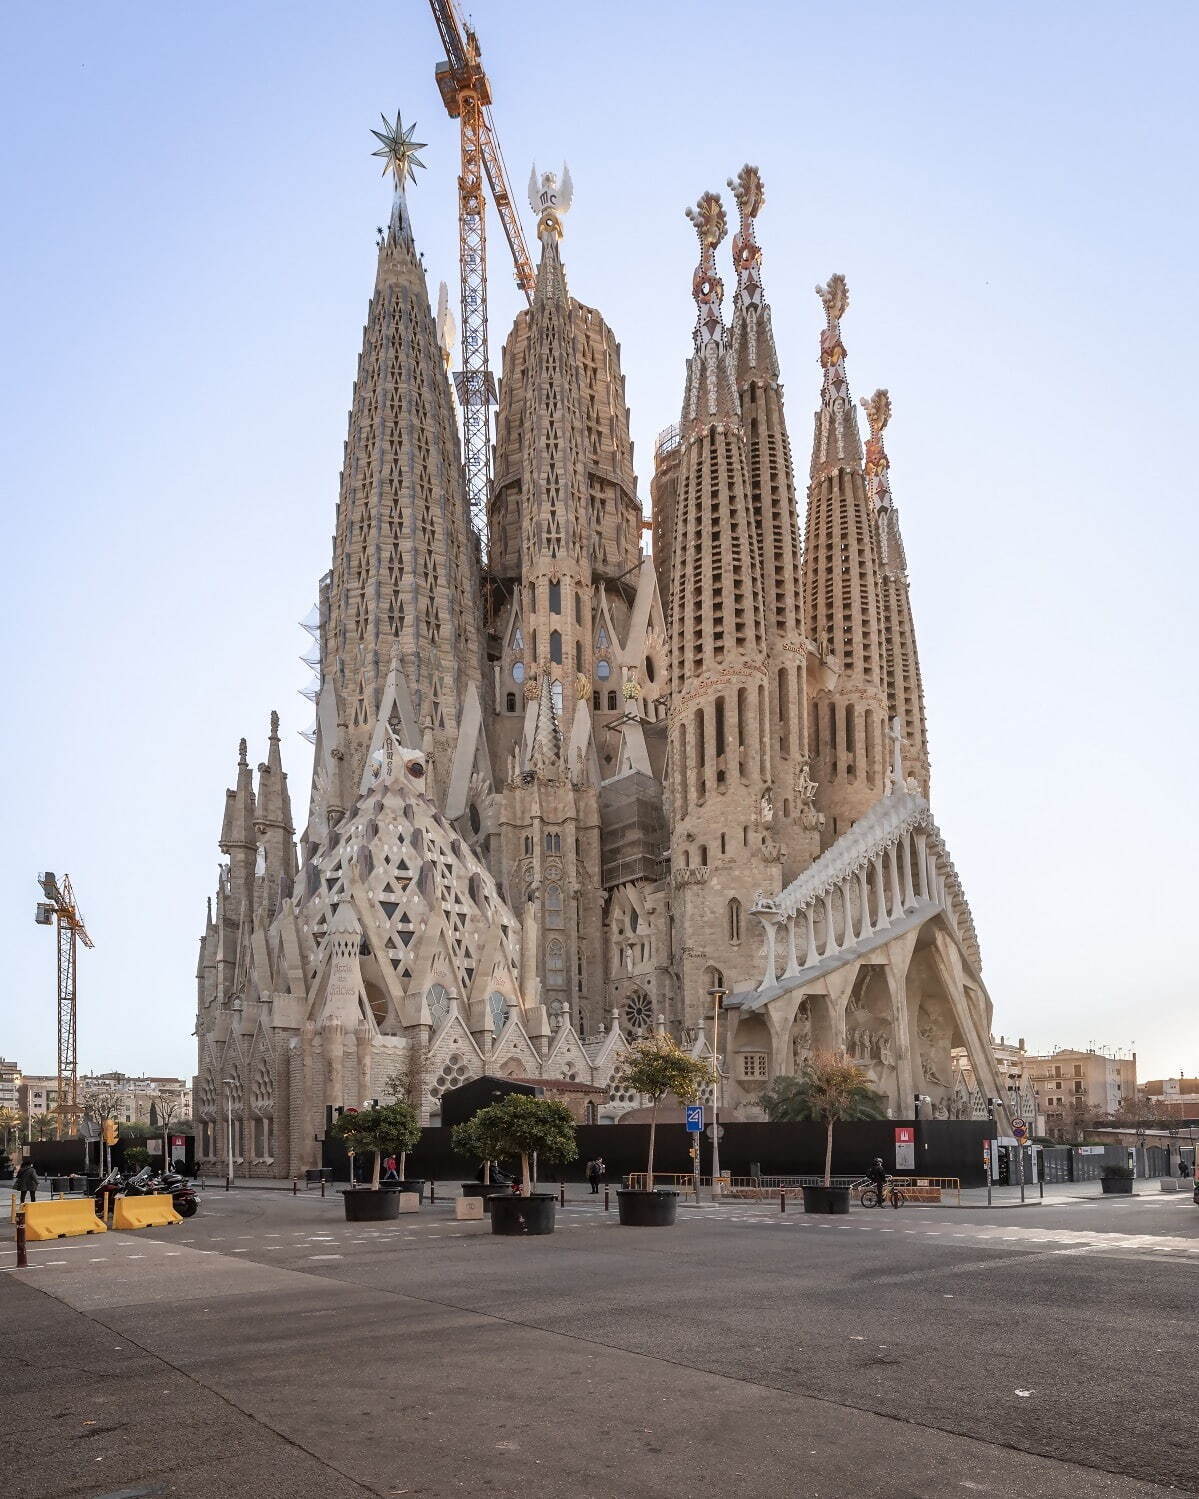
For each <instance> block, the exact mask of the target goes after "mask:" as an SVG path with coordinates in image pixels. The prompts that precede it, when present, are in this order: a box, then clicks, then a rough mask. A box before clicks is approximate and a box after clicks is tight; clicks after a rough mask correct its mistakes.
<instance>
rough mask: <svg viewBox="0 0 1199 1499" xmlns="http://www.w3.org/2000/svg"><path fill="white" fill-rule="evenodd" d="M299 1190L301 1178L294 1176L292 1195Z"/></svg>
mask: <svg viewBox="0 0 1199 1499" xmlns="http://www.w3.org/2000/svg"><path fill="white" fill-rule="evenodd" d="M299 1190H300V1178H299V1177H298V1176H293V1177H292V1179H291V1195H292V1196H293V1197H294V1196H295V1195H296V1193H297V1192H298V1191H299Z"/></svg>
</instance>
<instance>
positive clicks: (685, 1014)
mask: <svg viewBox="0 0 1199 1499" xmlns="http://www.w3.org/2000/svg"><path fill="white" fill-rule="evenodd" d="M687 217H688V218H689V219H690V220H691V223H692V225H693V227H694V228H695V232H696V235H697V237H698V239H699V264H698V265H697V267H696V269H695V274H694V277H693V278H692V292H693V295H694V297H695V305H696V319H695V331H694V346H695V351H694V353H693V354H692V356H691V358H690V359H689V360H688V362H687V385H686V394H685V396H684V401H683V413H682V417H681V419H680V447H681V453H680V457H679V460H678V462H679V478H678V492H677V498H676V501H675V513H674V537H673V550H672V557H671V569H670V577H671V589H672V591H673V599H672V603H671V615H670V643H671V674H670V680H671V707H670V715H669V725H670V732H669V751H668V754H669V765H670V801H671V830H670V849H671V870H672V881H673V885H674V897H673V910H674V917H675V932H676V939H677V941H676V947H675V950H676V952H681V953H682V954H683V958H682V972H681V975H680V983H679V991H678V992H679V995H680V1010H681V1013H680V1014H679V1016H678V1019H679V1020H680V1022H681V1023H682V1024H683V1025H684V1026H685V1027H688V1028H691V1029H694V1028H695V1026H696V1025H698V1024H700V1023H702V1016H703V1015H704V1014H705V1013H706V1010H705V1006H706V1003H707V1001H706V991H707V990H708V989H710V988H711V986H712V979H711V977H710V975H709V976H708V977H707V978H705V972H706V970H707V969H708V968H709V966H710V963H709V958H708V954H709V953H712V952H714V951H716V950H718V949H719V950H722V951H723V948H724V944H723V942H722V941H721V934H722V933H723V932H726V931H727V930H728V929H729V923H730V922H732V921H734V920H736V921H739V920H740V916H739V914H737V913H739V912H740V911H741V910H742V909H743V908H744V909H748V907H749V906H750V905H752V903H753V900H754V897H755V895H756V894H757V892H759V891H762V890H771V889H774V890H777V889H778V888H779V875H780V868H779V863H778V857H779V855H778V849H777V845H775V843H774V841H773V837H772V835H771V834H770V832H768V831H767V829H768V828H769V827H770V826H771V825H772V824H773V815H774V814H773V800H772V793H771V770H770V752H769V748H768V746H769V745H770V744H771V742H772V740H773V729H772V718H771V706H770V694H769V692H768V690H767V677H766V633H765V626H764V623H763V617H762V613H763V606H762V576H761V570H760V561H759V557H758V541H757V534H756V530H755V527H754V518H753V513H752V503H751V499H750V479H749V473H748V470H747V467H746V445H745V434H744V431H743V428H742V421H741V403H740V400H739V398H738V394H737V389H736V386H735V385H734V383H733V378H732V373H731V368H730V360H729V355H728V347H727V342H726V338H725V330H724V320H723V317H722V312H721V302H722V298H723V286H722V284H721V280H720V276H719V275H718V273H717V270H716V249H717V247H718V246H719V245H720V243H721V241H722V240H723V239H724V237H725V234H726V233H727V227H728V226H727V221H726V219H725V213H724V207H723V205H722V204H721V201H720V199H719V198H718V197H717V196H716V194H715V193H704V195H703V196H702V197H701V198H700V200H699V202H698V203H697V204H696V206H695V208H693V209H688V210H687ZM713 867H716V868H718V869H719V871H720V874H719V878H716V877H713V878H712V879H711V880H709V878H708V876H709V873H710V871H711V869H712V868H713ZM701 871H702V873H701ZM730 902H731V905H730ZM740 956H741V955H740V954H738V953H735V952H734V953H732V954H731V957H732V958H733V959H734V960H736V961H737V963H738V966H737V968H736V969H733V968H732V966H731V964H729V963H728V962H726V961H725V960H724V959H723V958H722V961H721V963H720V964H719V967H720V970H721V971H722V972H723V973H724V977H725V980H726V981H727V982H728V983H729V984H730V986H731V987H734V988H736V987H737V986H738V983H739V981H741V980H742V979H744V980H745V981H747V982H748V980H749V977H750V975H749V973H748V967H747V968H746V971H745V972H744V973H743V972H742V971H741V967H740Z"/></svg>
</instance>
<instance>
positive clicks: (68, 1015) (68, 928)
mask: <svg viewBox="0 0 1199 1499" xmlns="http://www.w3.org/2000/svg"><path fill="white" fill-rule="evenodd" d="M37 880H38V884H39V885H40V886H41V887H42V894H43V895H44V896H45V897H46V898H45V900H39V901H38V903H37V911H36V912H35V914H34V920H35V921H36V922H37V924H38V926H54V925H55V924H57V926H58V1106H57V1109H56V1113H57V1116H58V1138H59V1139H60V1140H61V1139H63V1138H64V1137H65V1136H66V1135H69V1134H72V1133H73V1132H74V1131H75V1129H76V1128H77V1127H78V1124H79V1114H80V1109H79V1068H78V1063H77V1060H76V1054H75V1039H76V1028H75V997H76V982H75V964H76V958H77V956H78V946H79V943H80V942H82V943H83V945H84V947H91V946H93V943H92V939H91V938H90V937H89V936H88V933H87V927H86V926H85V925H84V921H83V913H82V912H81V911H80V909H79V907H78V906H77V905H76V904H75V892H74V890H72V889H71V877H70V875H69V874H64V875H63V877H62V884H61V885H60V884H59V883H58V878H57V876H56V875H53V874H50V873H46V874H39V875H38V877H37Z"/></svg>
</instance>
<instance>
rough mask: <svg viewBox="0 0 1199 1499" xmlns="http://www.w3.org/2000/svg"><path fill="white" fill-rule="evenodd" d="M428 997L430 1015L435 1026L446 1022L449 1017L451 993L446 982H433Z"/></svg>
mask: <svg viewBox="0 0 1199 1499" xmlns="http://www.w3.org/2000/svg"><path fill="white" fill-rule="evenodd" d="M426 998H427V999H428V1001H429V1015H430V1018H431V1019H432V1021H433V1028H434V1029H435V1030H436V1028H437V1027H438V1026H439V1025H442V1024H444V1022H445V1021H446V1020H447V1019H448V1018H449V1013H450V995H449V991H448V990H447V989H446V986H445V985H444V984H431V985H430V986H429V992H428V995H427V996H426Z"/></svg>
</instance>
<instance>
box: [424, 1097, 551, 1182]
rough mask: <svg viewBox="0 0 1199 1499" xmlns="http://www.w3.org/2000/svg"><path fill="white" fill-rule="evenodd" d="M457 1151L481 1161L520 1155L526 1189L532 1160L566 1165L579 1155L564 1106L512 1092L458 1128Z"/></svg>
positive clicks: (453, 1135) (454, 1140)
mask: <svg viewBox="0 0 1199 1499" xmlns="http://www.w3.org/2000/svg"><path fill="white" fill-rule="evenodd" d="M451 1138H452V1140H453V1144H454V1149H455V1150H456V1151H458V1152H459V1153H460V1154H462V1155H472V1156H475V1157H477V1158H478V1159H479V1160H485V1161H500V1160H511V1159H512V1157H513V1156H519V1157H520V1162H521V1174H522V1177H523V1179H524V1183H525V1188H526V1190H527V1188H528V1186H529V1157H530V1156H532V1155H536V1156H537V1158H538V1161H545V1162H547V1163H548V1162H555V1163H565V1162H566V1161H573V1160H574V1159H575V1157H576V1156H577V1155H578V1153H579V1150H578V1146H577V1144H576V1143H575V1122H574V1118H573V1117H572V1115H571V1112H570V1110H569V1109H568V1108H567V1107H566V1105H565V1104H564V1103H558V1102H557V1101H556V1100H555V1099H551V1098H532V1097H530V1096H529V1094H527V1093H509V1094H508V1096H507V1097H506V1098H501V1099H500V1100H499V1102H498V1103H489V1104H488V1105H487V1107H486V1108H482V1109H480V1110H479V1111H478V1113H477V1114H475V1115H474V1117H473V1118H471V1119H468V1120H467V1121H466V1122H465V1123H464V1124H458V1125H455V1126H454V1130H453V1134H452V1136H451Z"/></svg>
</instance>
